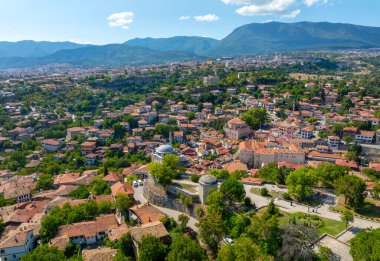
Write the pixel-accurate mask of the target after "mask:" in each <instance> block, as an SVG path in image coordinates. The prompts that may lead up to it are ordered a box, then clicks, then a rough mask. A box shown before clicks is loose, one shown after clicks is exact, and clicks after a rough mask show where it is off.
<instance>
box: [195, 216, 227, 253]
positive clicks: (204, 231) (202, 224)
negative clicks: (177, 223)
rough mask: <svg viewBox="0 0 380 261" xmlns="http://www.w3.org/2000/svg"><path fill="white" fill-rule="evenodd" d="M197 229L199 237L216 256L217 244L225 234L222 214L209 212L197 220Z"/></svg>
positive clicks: (225, 229)
mask: <svg viewBox="0 0 380 261" xmlns="http://www.w3.org/2000/svg"><path fill="white" fill-rule="evenodd" d="M197 226H198V228H199V237H200V238H201V239H202V241H203V242H204V243H205V244H206V245H207V246H208V247H209V249H210V250H211V251H212V252H213V253H214V254H216V252H217V251H218V245H219V242H220V241H221V240H222V239H223V237H224V236H225V235H226V233H227V228H226V226H225V223H224V220H223V218H222V214H220V213H216V212H215V213H214V212H210V213H207V214H206V216H204V217H202V218H200V219H199V222H198V224H197Z"/></svg>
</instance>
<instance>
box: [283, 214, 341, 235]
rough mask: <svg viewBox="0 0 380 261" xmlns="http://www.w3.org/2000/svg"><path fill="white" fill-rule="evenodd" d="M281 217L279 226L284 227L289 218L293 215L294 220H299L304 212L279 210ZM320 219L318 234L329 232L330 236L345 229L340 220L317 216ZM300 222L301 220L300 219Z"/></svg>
mask: <svg viewBox="0 0 380 261" xmlns="http://www.w3.org/2000/svg"><path fill="white" fill-rule="evenodd" d="M281 214H282V217H280V227H285V225H286V224H287V223H289V220H290V218H293V217H295V218H296V220H300V217H301V216H302V215H304V213H286V212H281ZM319 220H320V221H321V222H320V224H321V226H320V227H318V228H317V231H318V235H320V236H321V235H323V234H324V233H327V234H330V235H332V236H336V235H338V234H339V233H340V232H342V231H343V230H345V229H346V224H345V223H343V222H340V221H336V220H332V219H327V218H323V217H319ZM301 222H302V221H301Z"/></svg>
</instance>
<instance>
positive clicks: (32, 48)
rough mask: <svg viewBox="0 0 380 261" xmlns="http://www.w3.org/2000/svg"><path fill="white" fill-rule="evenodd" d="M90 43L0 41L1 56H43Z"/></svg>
mask: <svg viewBox="0 0 380 261" xmlns="http://www.w3.org/2000/svg"><path fill="white" fill-rule="evenodd" d="M84 46H88V45H82V44H77V43H72V42H46V41H43V42H36V41H30V40H26V41H20V42H0V58H4V57H25V58H27V57H42V56H45V55H49V54H53V53H55V52H57V51H60V50H67V49H76V48H80V47H84Z"/></svg>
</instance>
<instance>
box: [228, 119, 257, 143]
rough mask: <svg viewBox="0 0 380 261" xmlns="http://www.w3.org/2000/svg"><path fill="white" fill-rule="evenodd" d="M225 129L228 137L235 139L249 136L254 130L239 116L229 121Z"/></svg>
mask: <svg viewBox="0 0 380 261" xmlns="http://www.w3.org/2000/svg"><path fill="white" fill-rule="evenodd" d="M224 131H225V132H226V136H227V137H228V138H230V139H235V140H238V139H241V138H245V137H248V136H249V135H250V134H251V133H252V130H251V128H250V127H249V126H248V125H247V123H246V122H245V121H243V120H241V119H239V118H235V119H232V120H230V121H229V122H227V125H226V126H225V127H224Z"/></svg>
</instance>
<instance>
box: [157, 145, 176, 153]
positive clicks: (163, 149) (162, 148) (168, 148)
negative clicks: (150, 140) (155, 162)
mask: <svg viewBox="0 0 380 261" xmlns="http://www.w3.org/2000/svg"><path fill="white" fill-rule="evenodd" d="M156 153H159V154H174V153H175V150H174V149H173V147H172V146H170V145H161V146H160V147H158V148H157V149H156Z"/></svg>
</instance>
